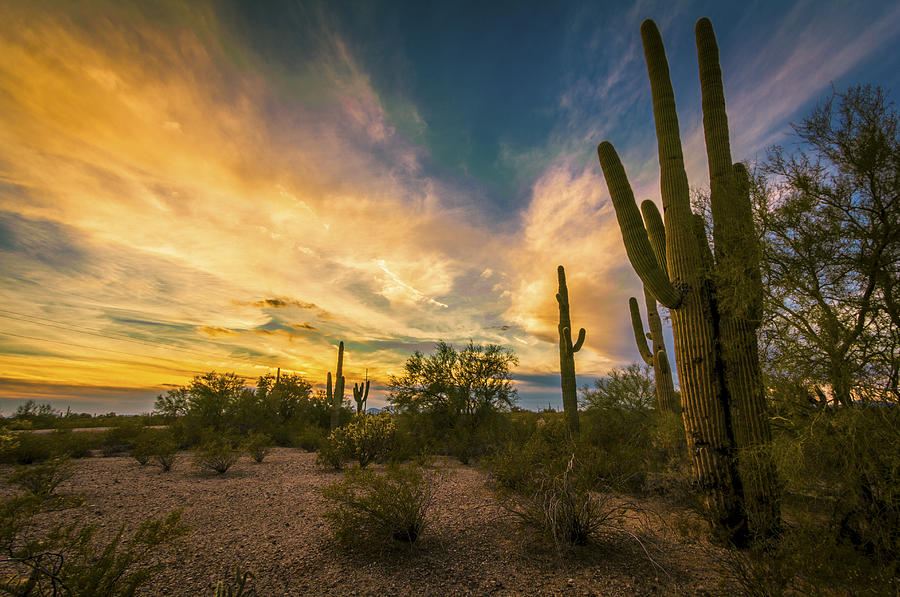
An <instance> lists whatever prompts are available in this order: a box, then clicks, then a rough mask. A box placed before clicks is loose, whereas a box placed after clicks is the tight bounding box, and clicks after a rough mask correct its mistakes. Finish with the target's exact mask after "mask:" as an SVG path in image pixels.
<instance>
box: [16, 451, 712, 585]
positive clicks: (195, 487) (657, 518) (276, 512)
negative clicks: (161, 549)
mask: <svg viewBox="0 0 900 597" xmlns="http://www.w3.org/2000/svg"><path fill="white" fill-rule="evenodd" d="M315 459H316V455H315V454H311V453H305V452H301V451H297V450H292V449H288V448H277V449H275V450H273V451H272V453H271V454H269V456H268V457H267V458H266V459H265V461H264V462H263V463H261V464H257V463H255V462H253V461H252V460H250V459H248V458H246V457H243V458H242V459H241V460H240V461H239V462H238V463H237V464H235V465H234V467H232V469H231V470H229V471H228V473H227V474H225V475H224V476H216V475H209V474H206V473H200V472H198V471H197V470H196V469H194V467H193V466H192V465H191V460H190V455H188V454H182V457H181V460H180V461H179V463H178V464H177V465H176V468H175V469H174V470H173V471H171V472H169V473H163V472H161V471H160V469H159V468H156V467H153V466H144V467H141V466H139V465H138V464H137V462H135V461H134V460H133V459H131V458H129V457H125V456H120V457H110V458H88V459H82V460H78V461H76V462H77V464H76V470H75V475H74V476H73V477H72V479H70V480H68V481H66V482H65V483H64V484H63V485H62V486H61V487H60V490H59V491H60V492H63V493H70V494H80V495H83V496H84V497H85V499H86V504H85V505H84V506H82V507H80V508H77V509H74V510H67V511H65V512H58V513H52V514H48V515H44V519H43V520H42V524H43V525H50V524H53V523H58V522H71V521H73V520H79V521H82V522H85V523H90V524H96V525H98V526H99V527H100V529H101V531H100V532H101V534H103V535H105V536H110V535H111V533H113V532H115V530H117V529H118V527H119V526H120V525H121V524H123V523H125V524H126V526H127V527H128V529H129V530H130V529H132V528H134V527H135V526H137V525H138V524H139V523H140V522H141V521H143V520H145V519H146V518H148V517H151V516H153V517H160V516H163V515H165V514H167V513H169V512H170V511H172V510H174V509H176V508H182V507H183V508H184V515H183V521H184V522H185V523H186V524H187V525H189V526H190V527H191V532H190V534H189V535H188V536H187V538H186V540H185V542H184V543H183V545H182V546H181V547H180V548H179V549H178V550H177V551H171V550H170V551H169V552H168V553H166V554H164V555H163V556H162V562H163V563H164V568H163V570H162V571H161V572H160V573H158V574H157V575H156V576H154V577H153V579H152V580H151V582H150V584H149V585H147V586H146V587H145V588H144V589H143V592H142V594H143V595H190V596H197V595H209V594H211V591H212V587H213V586H214V584H215V582H216V581H217V580H218V579H222V578H225V577H226V576H227V575H228V574H229V573H230V571H231V570H233V568H234V567H235V566H237V565H240V566H242V567H243V568H245V569H247V568H249V569H252V570H253V571H254V572H255V573H256V580H255V582H254V583H253V586H254V587H255V589H256V591H257V594H258V595H261V596H269V595H489V594H490V595H705V594H708V593H714V592H715V588H716V587H717V585H718V576H717V573H716V572H715V568H716V566H715V563H714V560H715V558H716V554H717V550H716V549H715V548H713V547H711V546H709V545H708V544H706V543H704V542H703V541H702V540H700V539H698V538H691V537H685V536H683V535H682V534H679V533H675V532H674V531H672V530H671V529H672V527H673V525H674V521H675V520H681V521H682V524H681V526H682V527H683V526H688V527H690V526H695V525H696V521H691V522H690V523H689V524H687V525H685V524H684V521H685V520H689V515H688V514H687V513H685V512H680V511H679V512H676V511H674V510H673V508H672V507H671V506H664V505H663V504H662V502H655V501H650V502H645V503H642V507H644V508H647V509H649V510H653V511H655V512H656V513H657V514H655V515H653V516H650V517H649V518H647V520H646V521H645V522H644V523H641V524H637V523H630V524H629V525H628V529H629V530H630V531H631V532H633V533H634V534H636V535H637V536H638V537H640V538H641V543H642V544H639V543H638V542H637V541H636V540H635V539H634V538H633V537H632V536H631V535H629V534H626V533H617V534H610V535H609V536H608V537H605V538H604V539H603V540H602V541H600V542H598V543H597V544H595V545H591V546H586V547H583V548H578V549H577V550H575V551H574V552H571V553H569V554H567V555H565V556H564V557H560V556H558V555H557V554H556V553H555V552H554V551H553V550H552V548H548V547H546V546H544V545H542V544H541V543H540V542H539V541H538V539H537V538H536V537H535V536H534V534H533V533H532V532H530V531H529V530H527V529H524V528H523V527H522V525H521V524H520V523H519V522H518V521H517V520H516V519H515V518H512V517H510V516H509V515H508V514H507V513H506V512H505V511H504V510H503V509H501V508H500V507H499V506H498V504H497V501H496V500H495V499H494V497H493V492H492V490H491V486H490V477H489V475H488V474H486V473H485V472H484V471H482V470H479V469H477V468H473V467H469V466H463V465H460V464H458V463H456V461H453V460H439V461H437V463H436V465H435V466H436V467H437V468H438V469H439V470H440V471H442V473H443V474H442V475H439V477H438V481H437V482H438V484H439V487H438V491H437V503H436V507H435V509H434V512H433V514H434V517H433V518H432V522H431V525H430V527H429V528H428V530H427V533H426V534H423V536H422V537H421V539H420V541H419V542H418V543H417V544H416V545H415V547H413V548H409V547H405V546H403V547H391V548H387V549H383V550H381V551H380V552H379V551H376V550H373V549H369V548H357V549H353V550H349V551H348V550H346V549H342V548H341V547H339V546H338V545H336V544H335V542H334V540H333V539H332V537H331V533H330V529H329V526H328V523H327V522H325V521H324V520H323V519H322V518H321V516H320V513H321V512H322V511H323V510H324V509H325V508H326V507H327V503H326V500H325V499H324V498H323V497H322V496H321V493H320V490H321V488H322V487H324V486H325V485H327V484H329V483H331V482H333V481H335V480H337V479H340V478H341V473H337V472H330V471H323V470H321V469H319V468H317V467H316V466H315ZM3 468H4V470H0V474H2V476H3V477H5V476H6V473H7V472H8V467H3ZM0 493H2V494H3V495H9V494H10V493H11V489H10V488H9V487H7V486H6V485H5V483H4V484H0ZM642 545H643V546H642ZM644 549H646V550H647V551H648V552H649V553H650V555H651V556H652V558H653V560H654V561H655V562H656V564H657V565H654V564H653V563H651V561H650V560H649V559H648V557H647V555H646V554H645V552H644ZM660 566H661V567H662V569H661V568H660Z"/></svg>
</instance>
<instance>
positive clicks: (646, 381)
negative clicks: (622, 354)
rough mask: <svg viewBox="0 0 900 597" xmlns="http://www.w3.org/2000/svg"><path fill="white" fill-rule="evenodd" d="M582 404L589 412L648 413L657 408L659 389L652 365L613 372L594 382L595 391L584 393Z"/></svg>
mask: <svg viewBox="0 0 900 597" xmlns="http://www.w3.org/2000/svg"><path fill="white" fill-rule="evenodd" d="M581 404H582V406H584V407H587V408H600V409H611V408H626V409H630V410H635V411H648V410H651V409H654V408H656V386H655V385H654V382H653V369H652V368H651V367H650V366H649V365H639V364H638V363H632V364H630V365H628V366H627V367H625V368H623V369H617V368H613V369H610V371H609V373H608V374H607V375H605V376H603V377H600V378H598V379H597V380H596V381H595V382H594V387H593V388H590V387H585V388H583V389H582V391H581Z"/></svg>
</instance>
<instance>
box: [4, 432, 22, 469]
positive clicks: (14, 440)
mask: <svg viewBox="0 0 900 597" xmlns="http://www.w3.org/2000/svg"><path fill="white" fill-rule="evenodd" d="M18 447H19V438H18V436H17V435H15V434H13V433H10V432H9V431H7V430H6V429H0V462H8V461H9V460H12V459H13V458H14V453H15V451H16V450H17V449H18Z"/></svg>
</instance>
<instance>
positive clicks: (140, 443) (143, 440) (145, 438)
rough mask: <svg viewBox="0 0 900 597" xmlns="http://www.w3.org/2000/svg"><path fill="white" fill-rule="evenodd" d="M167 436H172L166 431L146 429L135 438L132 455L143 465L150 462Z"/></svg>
mask: <svg viewBox="0 0 900 597" xmlns="http://www.w3.org/2000/svg"><path fill="white" fill-rule="evenodd" d="M167 436H168V437H171V434H169V433H168V432H166V431H161V430H159V429H144V430H143V431H142V432H141V433H140V434H139V435H138V436H137V438H135V440H134V446H133V447H132V448H131V451H130V452H129V453H130V454H131V457H132V458H134V459H135V460H137V462H138V464H139V465H141V466H145V465H147V464H149V463H150V461H151V460H152V459H153V456H154V454H155V453H156V452H157V451H158V444H159V443H160V441H164V438H165V437H167Z"/></svg>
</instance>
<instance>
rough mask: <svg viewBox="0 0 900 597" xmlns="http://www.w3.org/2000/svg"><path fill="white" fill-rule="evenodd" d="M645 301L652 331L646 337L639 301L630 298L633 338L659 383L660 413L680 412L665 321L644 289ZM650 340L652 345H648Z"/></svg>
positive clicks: (654, 301)
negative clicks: (663, 331)
mask: <svg viewBox="0 0 900 597" xmlns="http://www.w3.org/2000/svg"><path fill="white" fill-rule="evenodd" d="M644 299H645V302H646V304H647V320H648V323H649V328H650V332H649V333H648V334H647V335H646V336H644V323H643V321H641V312H640V309H639V307H638V303H637V299H636V298H634V297H631V298H629V299H628V307H629V309H630V310H631V325H632V327H633V328H634V339H635V342H637V346H638V352H640V353H641V358H642V359H644V362H645V363H647V364H648V365H650V366H651V367H653V378H654V381H655V383H656V400H657V402H658V406H659V411H660V412H664V413H665V412H673V413H677V412H678V411H679V405H678V396H677V395H676V394H675V383H674V382H673V380H672V370H671V369H670V368H669V357H668V355H667V354H666V348H665V344H664V342H663V336H662V320H661V319H660V317H659V310H658V309H657V308H656V299H655V298H653V295H652V294H650V292H649V291H648V290H647V289H646V288H644ZM647 340H650V341H651V343H652V349H651V346H648V345H647Z"/></svg>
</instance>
